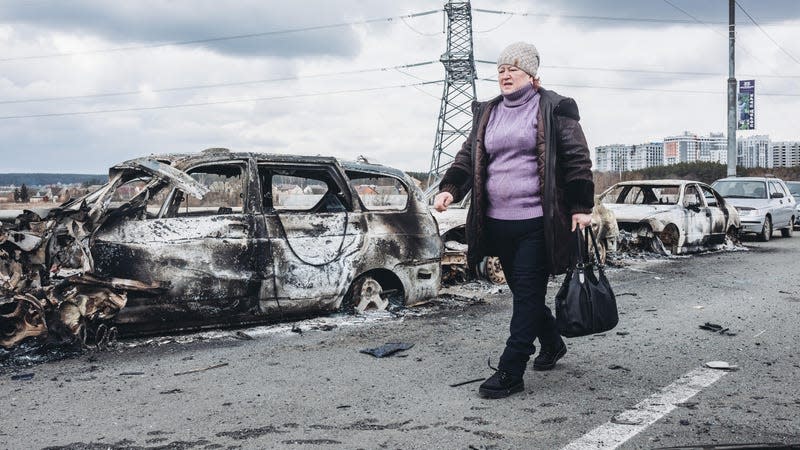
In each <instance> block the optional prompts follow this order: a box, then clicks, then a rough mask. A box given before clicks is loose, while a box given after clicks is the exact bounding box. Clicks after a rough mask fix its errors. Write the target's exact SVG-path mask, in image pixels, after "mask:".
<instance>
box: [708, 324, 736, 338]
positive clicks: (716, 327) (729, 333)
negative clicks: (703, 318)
mask: <svg viewBox="0 0 800 450" xmlns="http://www.w3.org/2000/svg"><path fill="white" fill-rule="evenodd" d="M700 329H702V330H708V331H713V332H714V333H717V334H723V335H726V336H736V333H734V332H732V331H730V328H726V327H723V326H722V325H717V324H715V323H711V322H706V323H704V324H702V325H700Z"/></svg>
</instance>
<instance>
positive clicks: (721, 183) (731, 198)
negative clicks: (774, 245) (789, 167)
mask: <svg viewBox="0 0 800 450" xmlns="http://www.w3.org/2000/svg"><path fill="white" fill-rule="evenodd" d="M711 186H713V187H714V189H716V190H717V191H718V192H719V193H720V194H722V196H723V197H725V199H726V200H728V202H729V203H731V204H732V205H734V206H735V207H736V209H737V210H739V216H740V217H741V219H742V233H755V234H756V235H757V236H758V239H759V240H761V241H764V242H766V241H768V240H770V238H772V233H773V231H774V230H775V229H779V230H781V235H782V236H783V237H791V236H792V231H793V229H794V222H795V217H796V214H797V213H796V210H795V207H796V205H797V202H796V201H795V199H794V197H792V195H791V194H790V193H789V188H788V187H787V186H786V183H784V182H783V180H781V179H779V178H775V177H728V178H723V179H720V180H717V181H715V182H714V183H713V184H712V185H711Z"/></svg>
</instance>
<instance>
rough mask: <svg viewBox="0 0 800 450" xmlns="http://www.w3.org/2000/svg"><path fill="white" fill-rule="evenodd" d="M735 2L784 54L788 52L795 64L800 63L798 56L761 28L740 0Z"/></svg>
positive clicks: (787, 54)
mask: <svg viewBox="0 0 800 450" xmlns="http://www.w3.org/2000/svg"><path fill="white" fill-rule="evenodd" d="M734 1H735V0H734ZM735 3H736V6H738V7H739V9H741V10H742V12H743V13H744V15H746V16H747V17H748V18H749V19H750V21H751V22H753V25H755V26H756V27H758V29H759V30H761V32H762V33H764V36H766V37H767V38H768V39H769V40H770V41H772V43H773V44H775V46H776V47H778V48H779V49H780V50H781V51H782V52H783V53H784V54H786V56H788V57H789V58H790V59H791V60H792V61H794V62H795V64H800V61H798V60H797V58H795V57H794V55H792V54H791V53H789V52H788V51H787V50H786V49H785V48H783V47H782V46H781V45H780V44H778V42H777V41H775V39H772V36H770V35H769V33H767V32H766V30H764V29H763V28H761V25H759V24H758V22H756V19H754V18H753V16H751V15H750V13H748V12H747V10H745V9H744V7H743V6H742V5H740V4H739V2H738V1H735Z"/></svg>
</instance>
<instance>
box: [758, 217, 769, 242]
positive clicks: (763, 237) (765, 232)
mask: <svg viewBox="0 0 800 450" xmlns="http://www.w3.org/2000/svg"><path fill="white" fill-rule="evenodd" d="M771 237H772V219H771V218H770V217H769V216H766V217H764V227H763V228H762V229H761V233H758V240H759V241H761V242H767V241H768V240H770V238H771Z"/></svg>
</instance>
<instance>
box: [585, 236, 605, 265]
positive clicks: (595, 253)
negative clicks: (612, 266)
mask: <svg viewBox="0 0 800 450" xmlns="http://www.w3.org/2000/svg"><path fill="white" fill-rule="evenodd" d="M583 231H584V233H585V234H586V236H587V237H586V245H587V246H588V245H589V236H591V239H592V244H593V245H594V256H595V261H596V262H597V268H598V269H599V270H601V271H602V270H603V263H602V262H601V261H600V250H599V247H597V239H596V238H595V237H594V230H593V229H592V227H591V226H588V227H585V228H584V229H583ZM587 253H588V250H587Z"/></svg>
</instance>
